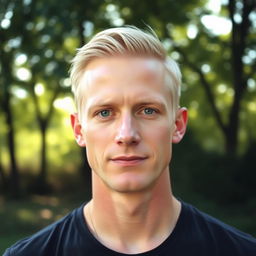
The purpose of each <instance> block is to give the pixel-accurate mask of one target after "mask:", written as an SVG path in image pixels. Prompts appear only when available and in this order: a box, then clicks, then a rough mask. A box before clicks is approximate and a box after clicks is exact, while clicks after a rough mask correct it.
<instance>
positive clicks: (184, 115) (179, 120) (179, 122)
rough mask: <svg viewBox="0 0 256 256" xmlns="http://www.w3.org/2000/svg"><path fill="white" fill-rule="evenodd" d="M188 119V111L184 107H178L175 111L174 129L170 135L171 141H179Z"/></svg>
mask: <svg viewBox="0 0 256 256" xmlns="http://www.w3.org/2000/svg"><path fill="white" fill-rule="evenodd" d="M187 121H188V111H187V109H186V108H180V109H179V110H178V113H177V117H176V121H175V130H174V133H173V135H172V142H173V143H179V142H180V141H181V140H182V138H183V136H184V134H185V132H186V128H187Z"/></svg>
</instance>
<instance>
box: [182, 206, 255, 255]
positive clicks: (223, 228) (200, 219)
mask: <svg viewBox="0 0 256 256" xmlns="http://www.w3.org/2000/svg"><path fill="white" fill-rule="evenodd" d="M183 208H184V211H185V212H186V214H185V215H186V217H187V221H189V222H190V224H189V225H191V228H193V230H194V231H195V232H196V233H197V237H199V239H201V240H202V241H204V244H208V245H209V244H211V245H212V247H213V248H214V249H215V250H220V251H225V252H227V253H231V252H232V253H234V254H233V255H256V239H255V238H254V237H253V236H251V235H249V234H246V233H244V232H242V231H240V230H238V229H236V228H235V227H232V226H230V225H228V224H225V223H224V222H222V221H220V220H218V219H216V218H214V217H212V216H210V215H208V214H206V213H204V212H202V211H200V210H198V209H197V208H195V207H194V206H192V205H189V204H186V203H183ZM245 253H247V254H245Z"/></svg>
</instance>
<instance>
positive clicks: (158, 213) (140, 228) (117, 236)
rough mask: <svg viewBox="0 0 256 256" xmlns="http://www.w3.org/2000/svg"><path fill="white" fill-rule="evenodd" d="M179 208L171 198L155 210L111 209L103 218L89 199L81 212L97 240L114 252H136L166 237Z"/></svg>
mask: <svg viewBox="0 0 256 256" xmlns="http://www.w3.org/2000/svg"><path fill="white" fill-rule="evenodd" d="M158 203H159V202H158ZM115 206H116V208H120V207H121V206H120V205H118V204H115ZM157 209H158V210H157ZM161 209H165V210H164V211H163V210H161ZM180 209H181V205H180V202H178V201H177V200H176V199H175V198H172V200H170V203H169V204H168V206H167V205H165V206H164V207H163V208H162V207H161V206H160V205H158V208H155V209H153V208H152V206H151V207H146V205H137V207H134V208H131V207H128V208H127V207H126V208H125V209H124V208H122V209H121V210H120V209H115V210H114V211H112V213H111V214H109V216H108V217H106V216H104V217H103V215H102V212H103V209H101V210H99V209H97V205H95V202H94V201H93V200H92V201H91V202H89V203H88V204H87V205H86V206H85V207H84V215H85V218H86V221H87V224H88V226H89V229H90V230H91V232H92V234H93V235H94V236H95V238H96V239H97V240H98V241H99V242H100V243H102V244H103V245H105V246H106V247H108V248H110V249H112V250H114V251H117V252H121V253H126V254H137V253H142V252H146V251H149V250H152V249H154V248H156V247H158V246H159V245H160V244H161V243H163V241H165V240H166V239H167V237H168V236H169V235H170V234H171V233H172V231H173V229H174V227H175V225H176V223H177V220H178V217H179V214H180ZM105 212H107V213H110V211H106V210H105ZM106 220H108V221H106ZM135 234H136V235H135Z"/></svg>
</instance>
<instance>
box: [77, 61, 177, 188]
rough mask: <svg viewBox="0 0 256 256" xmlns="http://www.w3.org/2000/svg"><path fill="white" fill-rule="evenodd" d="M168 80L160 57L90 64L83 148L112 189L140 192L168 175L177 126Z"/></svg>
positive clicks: (83, 83) (84, 82) (83, 84)
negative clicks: (164, 175) (165, 174)
mask: <svg viewBox="0 0 256 256" xmlns="http://www.w3.org/2000/svg"><path fill="white" fill-rule="evenodd" d="M164 80H165V68H164V65H163V64H162V62H160V61H158V60H156V59H149V58H135V57H111V58H101V59H97V60H94V61H92V62H91V63H90V64H89V65H88V66H87V68H86V71H85V73H84V75H83V77H82V78H81V84H80V86H81V87H82V88H81V93H83V94H84V95H83V98H84V103H83V104H82V109H81V111H82V115H81V116H82V120H79V121H80V124H81V126H79V127H81V129H80V128H78V129H77V130H78V133H80V135H81V136H79V137H80V143H79V144H80V145H82V144H85V146H86V149H87V158H88V161H89V164H90V166H91V168H92V170H93V171H94V172H95V173H96V174H97V175H96V177H97V178H99V179H100V180H101V181H103V183H102V184H105V185H106V187H107V188H108V189H110V190H113V191H119V192H132V191H133V192H135V191H142V190H145V189H148V188H150V187H152V185H154V184H155V183H156V181H157V180H158V178H159V176H160V175H161V174H162V173H163V172H164V171H168V165H169V162H170V160H171V151H172V147H171V145H172V141H173V135H174V133H175V132H176V125H175V117H174V116H171V115H172V113H173V111H171V104H170V100H171V96H170V91H169V90H168V88H167V87H166V85H165V84H164ZM76 118H77V117H76ZM79 129H80V130H81V131H80V130H79ZM74 130H75V128H74ZM75 133H77V131H75ZM81 141H82V142H81Z"/></svg>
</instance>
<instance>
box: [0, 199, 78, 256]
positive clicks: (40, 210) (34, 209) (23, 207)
mask: <svg viewBox="0 0 256 256" xmlns="http://www.w3.org/2000/svg"><path fill="white" fill-rule="evenodd" d="M81 204H82V201H79V200H77V199H75V200H74V199H73V198H69V199H62V197H60V196H32V197H30V198H29V199H26V200H25V199H24V200H19V201H8V202H7V201H5V200H4V199H3V198H1V197H0V220H1V224H0V255H2V254H3V252H4V251H5V249H6V248H7V247H9V246H10V245H12V244H13V243H15V242H16V241H17V240H19V239H21V238H24V237H26V236H29V235H31V234H33V233H35V232H36V231H38V230H39V229H41V228H43V227H45V226H47V225H48V224H50V223H52V222H54V221H56V220H57V219H60V218H61V217H63V216H64V215H66V214H67V213H68V212H70V211H71V210H72V209H74V208H76V207H78V206H79V205H81Z"/></svg>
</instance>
